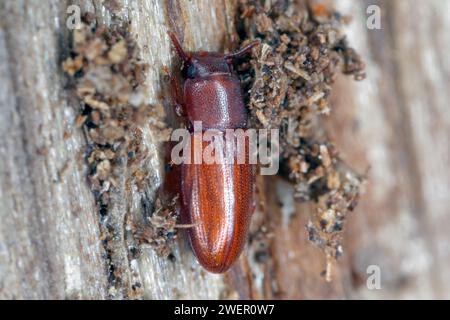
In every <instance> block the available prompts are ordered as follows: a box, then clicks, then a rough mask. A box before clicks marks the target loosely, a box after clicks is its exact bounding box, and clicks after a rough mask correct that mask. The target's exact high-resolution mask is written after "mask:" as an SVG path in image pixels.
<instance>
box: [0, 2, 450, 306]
mask: <svg viewBox="0 0 450 320" xmlns="http://www.w3.org/2000/svg"><path fill="white" fill-rule="evenodd" d="M115 2H116V3H118V4H119V5H118V9H117V10H112V9H109V8H111V6H110V5H109V3H108V1H87V0H86V1H56V0H48V1H46V2H45V3H44V2H42V1H37V0H35V1H32V0H29V1H26V0H19V1H3V2H2V3H1V4H0V21H1V22H0V106H1V114H0V136H1V137H2V139H1V140H0V158H1V160H0V163H1V165H0V219H1V224H0V298H18V299H20V298H32V299H42V298H50V299H63V298H82V299H104V298H108V297H111V296H114V297H116V298H133V297H136V298H139V297H142V298H148V299H170V298H186V299H199V298H206V299H216V298H343V297H350V298H360V297H363V298H407V297H420V298H432V297H437V298H445V297H446V298H449V297H450V296H449V295H450V288H449V284H448V283H449V280H450V272H449V271H448V270H447V269H446V268H445V266H447V265H448V263H449V262H450V261H449V255H448V252H449V250H448V248H449V236H448V232H447V230H446V226H448V224H449V222H450V221H449V220H450V216H449V210H448V207H449V206H450V203H449V198H448V195H449V193H450V190H449V189H450V177H449V173H448V171H447V170H446V169H447V168H446V167H447V166H448V163H449V160H450V149H449V147H448V146H449V141H448V137H449V135H450V121H449V115H450V112H449V111H448V108H447V106H446V104H445V103H446V101H448V100H449V98H450V97H449V92H448V90H446V89H447V88H448V87H449V79H450V77H449V74H450V65H449V63H448V58H447V57H446V56H447V52H448V49H449V46H450V41H449V38H448V37H446V36H445V31H446V30H448V29H449V27H450V19H449V17H448V12H449V5H450V2H449V1H442V0H433V1H427V2H424V1H419V0H415V1H405V0H395V1H377V3H378V4H379V5H380V6H381V7H382V10H383V11H382V12H383V20H382V27H383V28H382V30H368V29H367V28H366V25H365V19H366V14H365V8H366V7H367V6H368V5H369V2H361V1H356V0H341V1H338V2H337V3H336V5H337V6H338V8H339V9H341V11H342V12H343V13H344V14H351V15H353V16H354V21H353V23H352V24H351V25H350V26H349V27H348V32H349V38H350V41H351V43H352V45H353V46H355V47H356V49H357V50H358V51H360V52H361V53H362V54H363V56H364V58H365V59H366V61H367V65H368V79H367V80H366V81H364V82H361V83H357V84H354V83H353V82H351V81H350V80H349V79H346V78H344V77H342V78H340V80H339V81H338V83H337V84H336V90H335V93H336V94H335V97H334V100H333V101H334V103H333V112H332V116H331V117H330V120H329V121H328V122H329V123H328V127H329V135H330V136H331V137H332V139H333V140H335V141H336V142H337V144H338V147H339V149H340V150H341V154H342V156H343V157H345V159H346V160H347V162H348V163H349V164H351V165H353V166H354V167H356V168H357V169H358V170H359V171H360V172H364V171H365V170H366V169H367V168H368V166H369V165H370V167H371V170H370V171H369V182H368V187H367V193H366V194H365V195H363V197H362V201H361V204H360V206H358V208H357V209H356V211H355V212H354V213H353V214H352V215H350V217H349V219H348V221H349V225H347V228H346V245H345V248H346V252H345V255H344V258H343V259H342V260H341V261H340V262H339V263H338V265H337V269H336V270H335V276H334V281H333V282H332V283H326V282H325V281H324V278H323V277H322V276H321V275H320V272H321V271H322V270H323V268H324V265H325V258H324V257H323V255H322V253H321V252H320V251H319V250H318V249H316V248H314V247H313V246H312V245H311V244H309V243H308V241H307V236H306V232H305V231H304V226H305V224H306V222H307V220H308V218H309V215H310V214H311V213H312V212H313V210H312V208H311V205H309V204H295V203H294V202H293V199H292V196H291V192H292V191H291V186H290V185H289V184H287V183H286V182H284V181H282V180H281V179H279V178H276V177H268V178H267V177H265V178H258V179H259V181H258V186H259V187H258V189H259V190H258V201H259V202H260V203H263V204H264V206H259V207H258V210H257V212H256V214H255V217H254V220H253V223H252V230H253V234H255V233H256V231H257V230H259V229H260V227H261V226H263V225H266V226H270V229H271V230H273V234H272V237H273V238H271V239H272V240H271V242H270V247H269V252H270V259H268V260H267V261H266V262H262V263H257V262H255V254H257V250H256V249H255V246H250V247H249V249H247V250H246V251H245V252H244V255H243V257H242V258H241V259H240V261H239V263H238V264H237V265H236V266H235V267H234V268H233V269H232V270H231V271H230V272H229V273H228V274H226V275H212V274H208V273H207V272H205V271H203V270H202V269H201V267H200V266H199V265H198V263H197V262H196V261H195V258H194V257H193V256H192V253H191V250H190V248H189V246H188V244H187V242H186V239H185V238H184V237H181V238H180V239H179V241H178V246H177V247H176V248H175V252H174V256H175V261H174V262H173V261H170V260H169V259H163V258H160V257H158V256H157V255H156V254H155V253H154V252H153V251H152V250H150V249H148V248H147V249H145V248H144V249H143V252H142V255H141V256H140V257H139V258H138V259H136V260H133V259H132V258H129V256H128V249H127V242H126V238H125V236H124V235H123V234H122V235H121V237H120V239H119V240H118V241H116V244H117V246H116V248H115V253H114V254H115V257H114V259H115V260H116V261H120V263H121V273H122V274H121V277H122V279H123V281H122V283H121V286H120V288H118V289H119V290H117V288H115V289H114V290H113V289H112V288H113V287H114V286H112V284H111V283H110V281H109V279H108V270H107V262H106V260H105V250H104V247H103V245H102V242H101V234H100V230H99V212H98V208H97V207H96V204H95V201H94V197H93V195H92V193H91V191H90V190H89V187H88V184H87V181H86V170H87V168H86V165H85V160H84V155H85V152H86V148H87V141H86V138H85V136H84V135H83V132H82V130H80V129H79V128H76V126H75V123H74V121H75V118H76V115H77V113H78V107H79V102H78V101H77V99H76V98H74V96H73V95H72V94H71V93H70V91H68V90H66V88H65V85H66V77H65V76H64V74H63V71H62V69H61V62H62V60H63V58H64V57H65V55H67V50H68V49H67V48H68V44H69V30H67V28H66V27H65V22H66V18H67V13H66V8H67V7H68V5H70V4H72V3H74V4H78V5H80V6H81V7H82V9H83V11H90V12H94V13H95V15H96V17H97V20H98V22H99V23H100V24H106V25H108V24H114V23H117V21H119V20H123V21H130V22H131V26H132V33H133V36H134V37H135V38H136V40H137V42H138V44H139V47H140V49H141V56H142V59H143V60H144V61H145V62H147V63H149V65H150V69H149V71H148V76H147V82H146V88H147V91H148V102H149V103H153V104H158V103H159V104H161V103H163V104H164V105H165V106H167V110H169V109H170V101H169V92H168V88H167V86H166V84H165V83H164V82H163V81H161V79H162V69H163V66H171V65H172V59H173V52H172V51H171V48H170V43H169V41H168V39H167V35H166V31H167V30H168V29H174V30H176V31H177V33H178V34H179V35H183V39H182V40H183V44H184V46H186V47H187V48H188V49H190V50H196V49H206V50H223V49H227V48H228V47H229V46H231V42H232V39H233V37H232V35H233V32H234V23H233V20H234V18H235V5H236V4H235V2H234V1H227V0H224V1H221V0H220V1H219V0H218V1H207V0H195V1H188V0H183V1H168V0H167V1H166V0H154V1H153V0H141V1H128V0H120V1H115ZM370 4H371V3H370ZM111 10H112V11H111ZM143 130H144V134H145V137H146V145H147V147H148V148H149V150H150V151H152V157H151V158H150V159H149V160H148V162H147V169H148V170H149V171H150V175H151V183H150V184H149V186H148V188H147V190H146V193H145V194H144V195H143V194H140V193H137V192H131V193H129V192H125V190H123V192H117V194H115V195H114V198H113V208H112V210H111V218H112V219H113V221H114V223H116V224H118V227H119V228H120V227H121V226H123V220H124V219H125V217H126V216H127V215H128V214H132V215H135V216H142V212H140V210H141V209H140V203H141V201H142V199H143V198H145V199H146V200H147V201H150V202H151V201H153V200H154V197H155V192H156V190H157V189H158V187H159V185H160V183H161V179H162V170H161V163H162V160H161V155H160V152H159V145H158V144H157V140H156V138H155V133H154V132H153V131H152V129H151V128H150V126H149V127H146V128H143ZM119 190H120V188H119ZM280 203H281V204H283V205H282V206H280ZM371 264H376V265H379V266H380V267H381V270H382V285H383V289H382V290H374V291H369V290H368V289H366V286H365V281H366V280H365V279H366V276H367V275H366V268H367V266H368V265H371ZM136 283H141V284H142V289H143V290H142V292H140V293H139V294H137V295H133V292H134V291H133V289H132V287H133V285H134V284H136ZM112 291H114V292H112Z"/></svg>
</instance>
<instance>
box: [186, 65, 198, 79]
mask: <svg viewBox="0 0 450 320" xmlns="http://www.w3.org/2000/svg"><path fill="white" fill-rule="evenodd" d="M196 73H197V68H196V67H195V66H194V65H193V64H191V65H190V66H189V67H188V68H187V70H186V77H188V78H189V79H193V78H195V74H196Z"/></svg>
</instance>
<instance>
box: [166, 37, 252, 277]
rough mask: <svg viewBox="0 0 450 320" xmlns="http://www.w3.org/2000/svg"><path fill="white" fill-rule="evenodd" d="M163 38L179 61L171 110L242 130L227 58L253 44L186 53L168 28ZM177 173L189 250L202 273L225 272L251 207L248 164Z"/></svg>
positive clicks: (243, 118) (207, 124)
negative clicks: (179, 81)
mask: <svg viewBox="0 0 450 320" xmlns="http://www.w3.org/2000/svg"><path fill="white" fill-rule="evenodd" d="M169 36H170V38H171V40H172V42H173V45H174V47H175V49H176V51H177V53H178V56H179V57H180V58H181V59H182V61H183V68H182V75H183V80H184V83H183V90H182V93H181V95H180V94H179V93H178V91H179V90H178V89H177V87H176V85H174V84H175V81H173V78H172V81H173V85H174V90H175V95H176V98H175V100H176V104H177V109H178V112H179V113H183V114H184V115H185V116H186V118H187V121H188V122H189V124H191V126H190V127H192V124H193V123H194V121H202V125H203V129H204V130H207V129H216V130H219V131H221V132H224V131H225V130H226V129H238V128H245V127H246V125H247V111H246V108H245V105H244V102H243V98H242V93H241V87H240V83H239V80H238V78H237V76H236V75H235V74H234V73H233V71H232V62H233V60H234V59H235V58H237V57H240V56H241V55H244V54H246V53H248V52H250V51H251V49H252V48H253V47H254V46H256V45H258V42H252V43H250V44H249V45H247V46H246V47H244V48H243V49H241V50H239V51H238V52H236V53H232V54H221V53H217V52H204V51H201V52H192V53H186V52H184V51H183V49H182V47H181V45H180V43H179V41H178V39H177V38H176V36H175V35H174V34H173V33H171V32H169ZM192 135H193V133H192V131H191V136H192ZM191 141H194V139H191ZM191 146H193V142H192V144H191ZM246 149H247V150H248V148H246ZM235 156H236V155H235ZM180 172H181V187H180V200H181V203H180V204H181V205H180V207H181V208H180V209H181V217H182V220H183V222H184V223H187V224H192V225H193V227H192V228H190V229H189V231H188V233H189V239H190V242H191V246H192V249H193V251H194V254H195V256H196V257H197V259H198V261H199V262H200V264H201V265H202V266H203V267H204V268H205V269H207V270H208V271H210V272H214V273H222V272H225V271H227V270H228V269H229V268H230V267H231V265H232V264H233V263H234V262H235V261H236V260H237V258H238V257H239V255H240V253H241V251H242V249H243V248H244V245H245V242H246V238H247V233H248V227H249V224H250V218H251V215H252V213H253V210H254V203H253V188H254V178H255V173H254V166H253V165H250V164H249V163H248V162H246V163H244V164H238V163H236V162H235V163H234V164H225V163H224V164H217V163H214V164H204V163H202V164H181V168H180Z"/></svg>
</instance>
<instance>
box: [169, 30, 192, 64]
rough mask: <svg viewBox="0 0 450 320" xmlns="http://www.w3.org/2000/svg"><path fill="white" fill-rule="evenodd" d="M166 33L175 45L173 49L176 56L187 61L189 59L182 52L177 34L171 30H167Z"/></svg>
mask: <svg viewBox="0 0 450 320" xmlns="http://www.w3.org/2000/svg"><path fill="white" fill-rule="evenodd" d="M167 34H168V35H169V37H170V40H172V43H173V46H174V47H175V50H176V51H177V54H178V56H179V57H180V58H181V60H183V61H184V62H187V61H188V60H189V56H188V55H187V54H186V52H184V50H183V47H182V46H181V44H180V41H178V38H177V36H176V35H175V33H173V32H172V31H168V32H167Z"/></svg>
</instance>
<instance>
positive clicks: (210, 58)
mask: <svg viewBox="0 0 450 320" xmlns="http://www.w3.org/2000/svg"><path fill="white" fill-rule="evenodd" d="M169 37H170V39H171V40H172V43H173V45H174V47H175V50H176V51H177V54H178V56H179V57H180V58H181V60H183V69H182V73H183V76H184V77H185V78H189V79H194V78H202V77H205V76H208V75H211V74H217V73H225V74H230V73H231V71H232V63H233V61H234V60H235V59H236V58H239V57H241V56H243V55H245V54H247V53H249V52H250V51H251V49H252V48H253V47H255V46H257V45H259V41H253V42H251V43H250V44H248V45H247V46H245V47H244V48H242V49H241V50H239V51H237V52H234V53H229V54H222V53H218V52H206V51H200V52H193V53H186V52H185V51H184V50H183V48H182V47H181V45H180V42H179V41H178V39H177V37H176V36H175V34H173V33H172V32H169Z"/></svg>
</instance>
